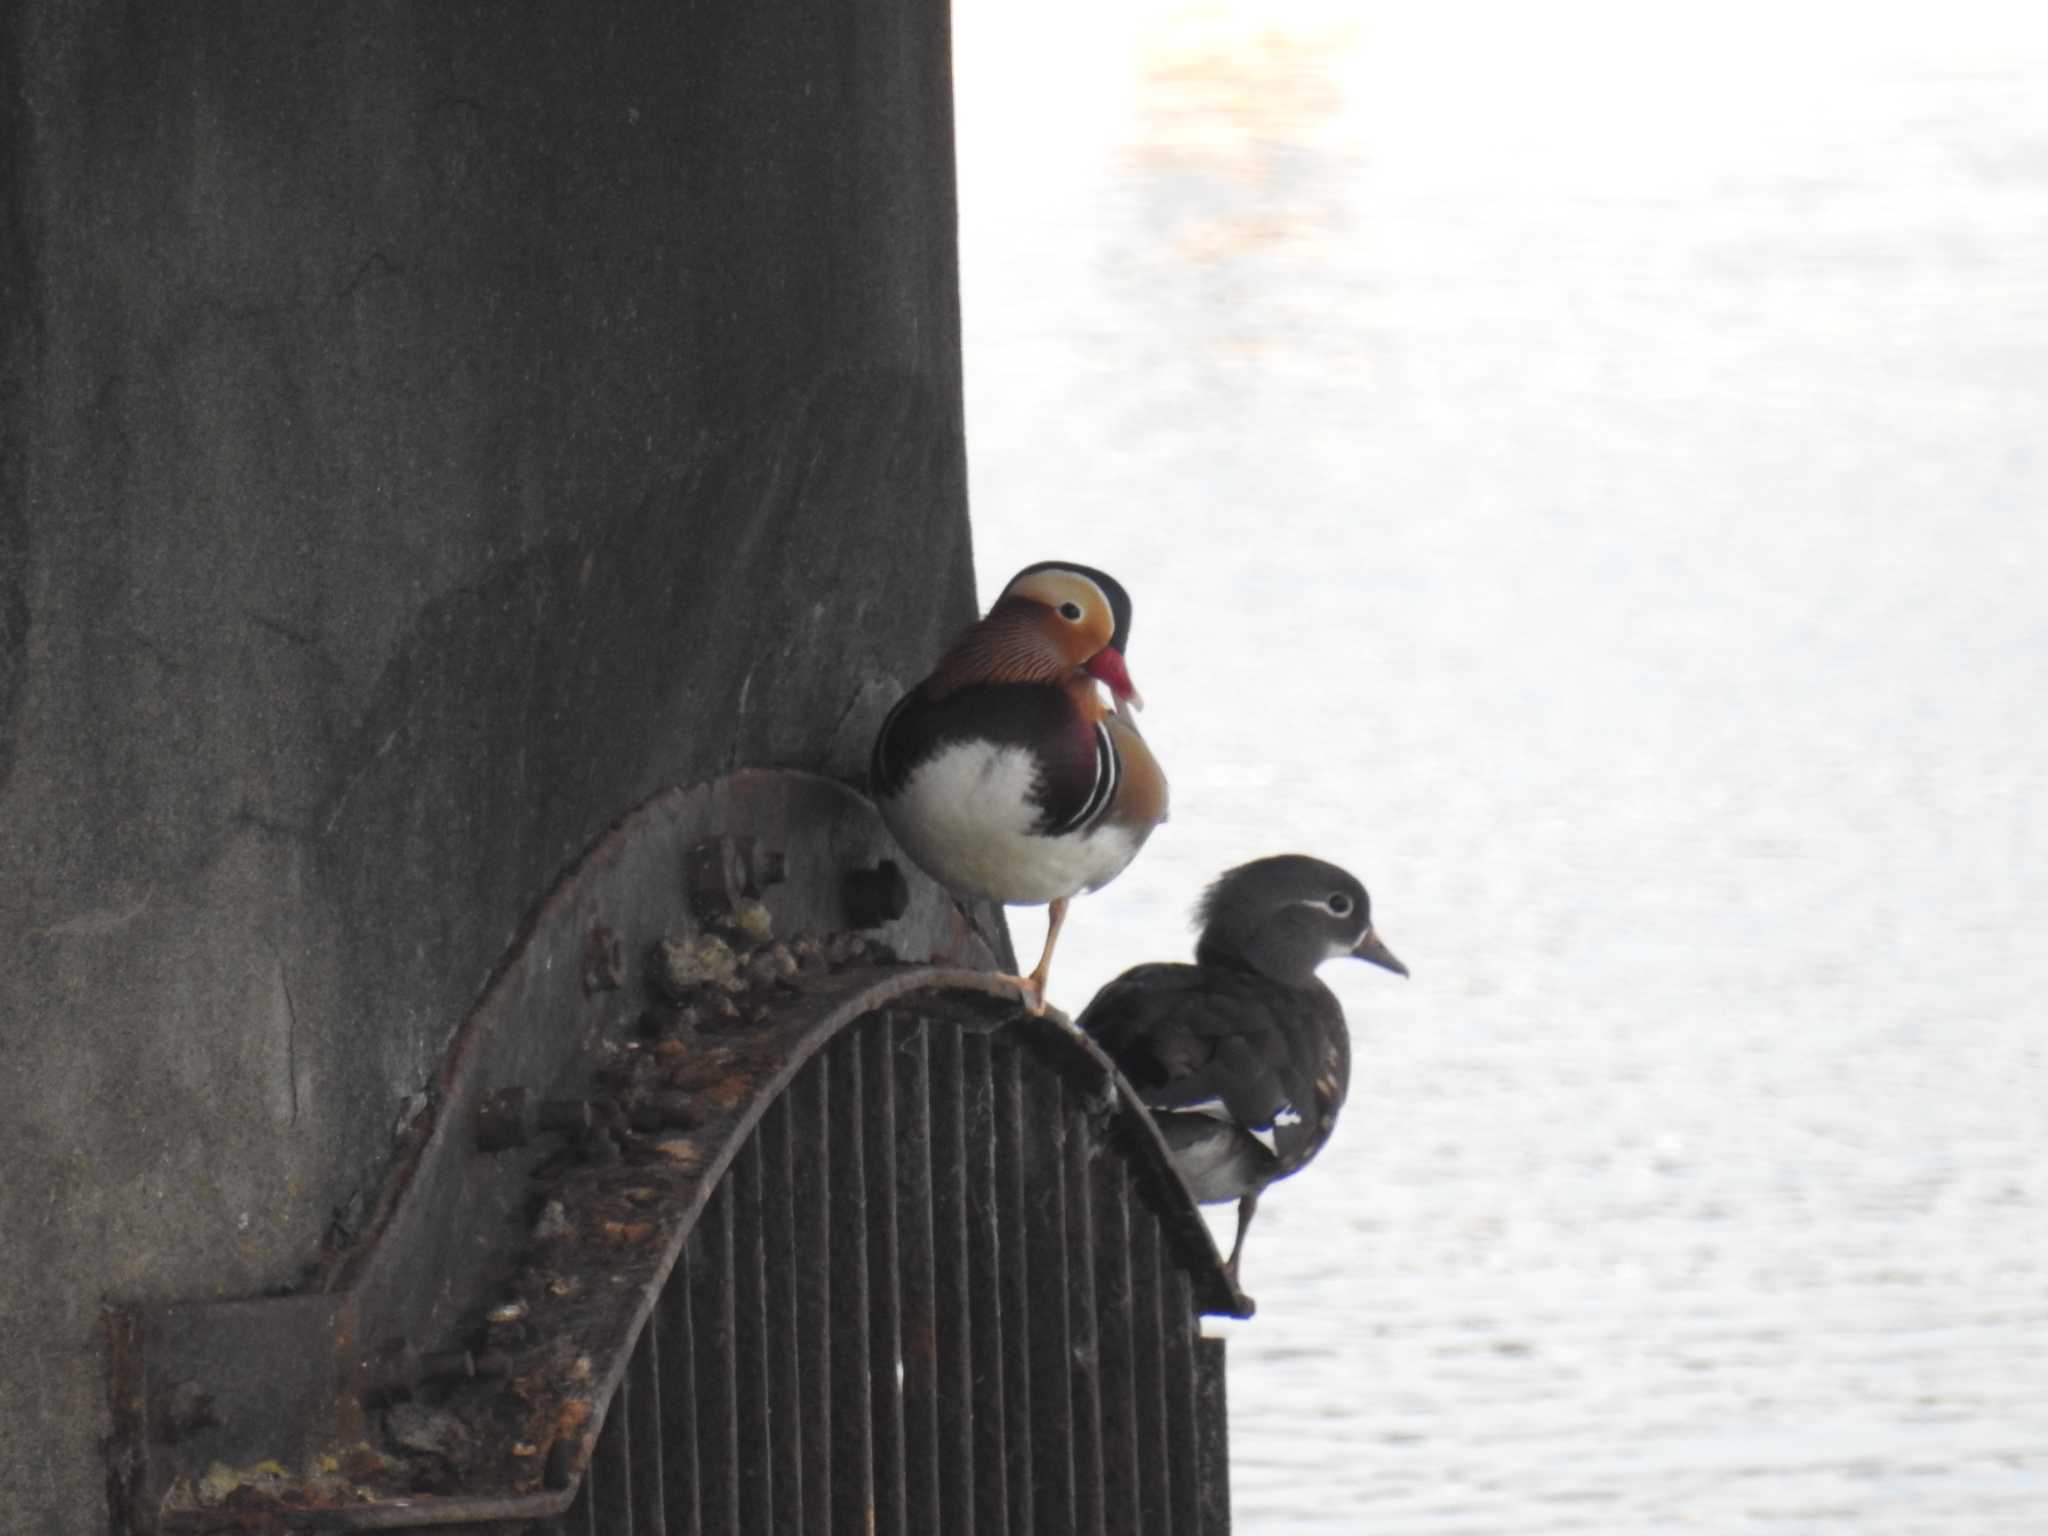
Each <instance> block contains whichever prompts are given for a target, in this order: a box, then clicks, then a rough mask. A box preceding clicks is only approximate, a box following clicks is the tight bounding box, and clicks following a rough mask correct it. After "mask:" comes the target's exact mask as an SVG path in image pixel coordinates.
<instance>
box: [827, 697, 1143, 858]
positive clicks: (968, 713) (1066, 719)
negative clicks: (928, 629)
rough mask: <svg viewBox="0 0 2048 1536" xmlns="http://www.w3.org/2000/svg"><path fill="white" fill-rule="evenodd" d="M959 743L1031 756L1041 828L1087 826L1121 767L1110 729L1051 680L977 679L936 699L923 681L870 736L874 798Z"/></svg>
mask: <svg viewBox="0 0 2048 1536" xmlns="http://www.w3.org/2000/svg"><path fill="white" fill-rule="evenodd" d="M963 741H982V742H988V743H990V744H992V745H994V746H998V747H1015V748H1018V749H1019V750H1021V751H1024V752H1027V753H1029V754H1030V755H1031V758H1032V761H1033V764H1034V765H1035V767H1036V769H1037V776H1036V782H1035V784H1034V787H1033V793H1032V804H1033V806H1034V808H1035V809H1036V810H1037V812H1038V817H1039V819H1038V825H1037V827H1036V829H1035V830H1037V831H1039V832H1043V833H1046V834H1047V835H1057V834H1060V833H1065V832H1074V831H1079V830H1082V829H1084V828H1086V827H1088V826H1091V825H1093V824H1094V823H1095V822H1097V821H1099V820H1101V818H1102V816H1103V815H1104V813H1105V812H1106V811H1107V810H1108V809H1109V806H1110V804H1111V802H1112V801H1113V799H1114V798H1115V795H1116V790H1117V783H1118V778H1119V775H1120V773H1121V771H1122V767H1121V760H1120V758H1119V756H1118V753H1117V751H1116V747H1115V744H1114V743H1113V741H1112V740H1111V737H1110V733H1109V731H1108V730H1107V729H1106V728H1105V727H1104V726H1101V725H1095V724H1091V723H1090V722H1089V721H1088V719H1087V717H1086V716H1084V715H1083V714H1082V713H1081V711H1080V709H1079V708H1078V707H1077V706H1076V705H1075V703H1074V700H1073V698H1072V697H1071V696H1070V695H1069V694H1068V693H1067V691H1066V690H1065V689H1064V688H1061V687H1059V686H1057V685H1055V684H1050V683H975V684H971V685H969V686H967V687H964V688H955V689H953V690H952V691H951V692H950V693H948V694H946V695H945V696H944V697H943V698H940V699H933V698H930V697H929V696H928V695H926V693H925V691H924V689H923V688H922V687H921V686H920V687H918V688H915V689H912V690H911V692H909V693H908V694H906V695H904V697H903V699H902V700H901V701H900V702H899V703H898V704H897V705H896V707H895V708H894V709H892V710H891V711H890V712H889V715H888V718H887V719H885V720H884V721H883V722H882V728H881V730H880V731H879V732H878V733H877V734H876V736H875V749H874V753H873V755H872V756H871V757H870V759H869V762H868V780H869V787H870V789H871V790H872V792H873V794H874V795H875V797H876V798H877V799H888V798H890V797H892V796H894V795H896V794H899V793H900V792H901V791H902V789H903V787H904V785H905V784H907V783H908V782H909V780H910V776H911V774H913V773H914V772H916V770H917V768H918V766H919V765H920V764H922V763H925V762H928V761H930V760H931V759H932V758H933V757H934V756H936V755H937V754H938V753H940V752H942V751H944V750H945V749H946V748H947V747H948V746H950V745H952V744H954V743H956V742H963Z"/></svg>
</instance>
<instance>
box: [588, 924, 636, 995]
mask: <svg viewBox="0 0 2048 1536" xmlns="http://www.w3.org/2000/svg"><path fill="white" fill-rule="evenodd" d="M625 984H626V946H625V945H624V944H622V943H620V942H619V936H618V935H617V934H616V933H613V932H612V931H611V929H609V928H607V927H605V926H604V924H602V923H599V924H598V925H597V926H596V927H595V928H592V929H591V930H590V932H589V933H587V934H585V935H584V938H583V995H584V996H585V997H589V996H590V995H591V994H592V993H593V992H616V991H618V990H619V988H620V987H623V986H624V985H625Z"/></svg>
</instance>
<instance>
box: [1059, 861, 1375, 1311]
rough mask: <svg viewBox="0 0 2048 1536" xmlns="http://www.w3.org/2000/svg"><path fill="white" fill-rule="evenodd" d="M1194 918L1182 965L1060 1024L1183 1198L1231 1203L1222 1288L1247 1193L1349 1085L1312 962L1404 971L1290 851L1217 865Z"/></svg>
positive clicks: (1339, 883) (1358, 893)
mask: <svg viewBox="0 0 2048 1536" xmlns="http://www.w3.org/2000/svg"><path fill="white" fill-rule="evenodd" d="M1196 921H1197V923H1198V924H1199V925H1200V928H1201V938H1200V940H1199V941H1198V942H1197V943H1196V945H1195V963H1194V964H1193V965H1174V964H1163V963H1162V964H1151V965H1140V966H1137V967H1135V968H1133V969H1131V970H1128V971H1125V972H1124V973H1123V975H1121V976H1119V977H1117V978H1116V980H1114V981H1112V982H1110V983H1109V985H1107V986H1106V987H1104V988H1103V989H1102V990H1101V991H1100V992H1098V993H1096V994H1095V999H1094V1001H1093V1002H1091V1003H1089V1005H1088V1006H1087V1008H1086V1009H1084V1010H1083V1011H1082V1014H1081V1017H1080V1018H1079V1019H1078V1020H1077V1021H1076V1023H1077V1024H1078V1026H1079V1028H1080V1029H1081V1030H1082V1031H1083V1032H1084V1033H1086V1034H1087V1035H1089V1036H1090V1037H1092V1038H1093V1039H1094V1040H1095V1042H1096V1044H1098V1045H1100V1046H1101V1047H1102V1049H1103V1050H1104V1052H1106V1053H1107V1054H1108V1056H1109V1057H1110V1059H1111V1060H1113V1061H1114V1062H1115V1063H1116V1065H1117V1069H1118V1070H1119V1071H1121V1072H1122V1073H1123V1075H1124V1076H1125V1078H1127V1079H1128V1080H1129V1081H1130V1084H1131V1086H1132V1087H1133V1088H1134V1089H1136V1090H1137V1094H1138V1097H1139V1098H1140V1099H1142V1100H1143V1101H1144V1102H1145V1104H1146V1105H1147V1106H1148V1107H1149V1108H1150V1109H1151V1110H1152V1112H1153V1119H1154V1121H1155V1122H1156V1123H1157V1124H1158V1126H1159V1130H1160V1133H1161V1134H1162V1135H1163V1136H1164V1137H1165V1139H1166V1145H1167V1148H1168V1149H1169V1150H1170V1151H1171V1152H1172V1154H1173V1160H1174V1164H1175V1166H1176V1167H1177V1168H1179V1170H1180V1173H1181V1176H1182V1177H1183V1178H1184V1179H1186V1180H1187V1183H1188V1187H1189V1189H1190V1190H1191V1191H1192V1192H1193V1193H1194V1196H1195V1198H1196V1199H1197V1200H1199V1201H1201V1202H1203V1203H1204V1204H1216V1203H1218V1202H1221V1201H1225V1200H1235V1201H1237V1241H1236V1242H1235V1243H1233V1244H1232V1245H1231V1249H1230V1260H1229V1263H1228V1266H1227V1267H1228V1269H1229V1271H1230V1274H1231V1276H1232V1278H1235V1277H1236V1275H1237V1265H1238V1259H1239V1258H1240V1256H1241V1255H1242V1254H1243V1252H1244V1235H1245V1233H1246V1231H1247V1230H1248V1229H1249V1228H1250V1226H1251V1221H1252V1213H1253V1211H1255V1210H1256V1209H1257V1208H1258V1203H1259V1194H1260V1192H1261V1191H1262V1190H1264V1189H1265V1187H1266V1186H1267V1185H1268V1184H1271V1183H1272V1182H1273V1181H1274V1180H1276V1179H1284V1178H1286V1177H1287V1176H1288V1175H1289V1174H1291V1173H1296V1172H1299V1171H1300V1169H1301V1168H1302V1166H1303V1165H1304V1164H1306V1163H1307V1162H1308V1161H1309V1160H1310V1159H1311V1158H1313V1157H1314V1156H1315V1155H1316V1153H1318V1152H1320V1151H1321V1150H1322V1147H1323V1143H1324V1142H1326V1141H1328V1140H1329V1138H1330V1132H1331V1130H1332V1129H1333V1128H1334V1127H1335V1126H1336V1123H1337V1111H1338V1110H1339V1109H1341V1108H1342V1107H1343V1104H1344V1094H1345V1090H1346V1089H1347V1088H1348V1087H1349V1085H1350V1081H1351V1037H1350V1034H1349V1032H1348V1031H1347V1030H1346V1029H1345V1027H1344V1010H1343V1009H1342V1008H1341V1007H1340V1006H1339V1005H1338V1003H1337V999H1336V996H1335V995H1334V994H1333V993H1332V992H1331V991H1330V989H1329V988H1328V987H1326V986H1324V985H1323V984H1322V983H1321V982H1320V981H1318V980H1317V979H1316V967H1317V966H1319V965H1321V964H1322V963H1323V962H1324V961H1325V960H1335V959H1339V958H1342V957H1345V956H1350V957H1353V958H1356V959H1359V960H1369V961H1371V962H1372V963H1373V964H1374V965H1378V966H1384V967H1385V968H1386V969H1387V970H1390V971H1393V972H1395V973H1397V974H1398V975H1402V976H1406V975H1407V974H1408V967H1407V966H1405V965H1403V964H1402V963H1401V962H1400V961H1399V960H1397V959H1395V958H1394V955H1393V952H1392V951H1391V950H1389V949H1388V948H1387V947H1386V945H1384V944H1382V943H1381V942H1380V940H1379V937H1378V935H1377V934H1375V933H1374V932H1373V926H1372V900H1371V898H1370V897H1368V896H1367V895H1366V893H1365V887H1364V886H1363V885H1360V884H1359V883H1358V881H1357V880H1355V879H1353V878H1352V877H1351V876H1350V875H1349V874H1347V873H1346V872H1345V871H1343V870H1341V869H1339V868H1338V867H1337V866H1336V865H1334V864H1325V863H1324V862H1323V861H1322V860H1320V859H1311V858H1307V857H1305V856H1303V855H1301V854H1282V855H1279V856H1278V857H1275V858H1269V859H1257V860H1254V861H1253V862H1252V863H1249V864H1243V865H1239V866H1238V867H1237V868H1236V869H1233V870H1229V871H1227V872H1226V873H1225V874H1224V875H1223V876H1222V877H1221V878H1220V879H1218V880H1217V881H1216V883H1215V884H1213V885H1211V886H1210V887H1209V889H1208V891H1207V893H1206V894H1204V896H1203V897H1202V902H1201V905H1200V907H1199V908H1198V909H1197V911H1196Z"/></svg>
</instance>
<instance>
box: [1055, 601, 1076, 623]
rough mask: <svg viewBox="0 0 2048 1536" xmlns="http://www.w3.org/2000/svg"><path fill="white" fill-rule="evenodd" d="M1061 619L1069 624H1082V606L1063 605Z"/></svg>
mask: <svg viewBox="0 0 2048 1536" xmlns="http://www.w3.org/2000/svg"><path fill="white" fill-rule="evenodd" d="M1060 617H1061V618H1063V619H1065V620H1066V621H1067V622H1068V623H1069V624H1078V623H1080V622H1081V605H1080V604H1079V603H1061V604H1060Z"/></svg>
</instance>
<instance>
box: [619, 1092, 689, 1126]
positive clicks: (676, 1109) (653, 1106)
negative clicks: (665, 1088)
mask: <svg viewBox="0 0 2048 1536" xmlns="http://www.w3.org/2000/svg"><path fill="white" fill-rule="evenodd" d="M631 1114H632V1120H633V1129H634V1130H636V1131H641V1132H650V1131H686V1130H688V1129H690V1127H691V1126H693V1125H695V1124H696V1123H697V1113H696V1110H695V1108H694V1107H693V1106H692V1103H691V1096H690V1095H689V1094H687V1093H673V1092H671V1093H648V1094H643V1095H641V1096H640V1097H639V1098H637V1099H635V1100H634V1101H633V1107H632V1111H631Z"/></svg>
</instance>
